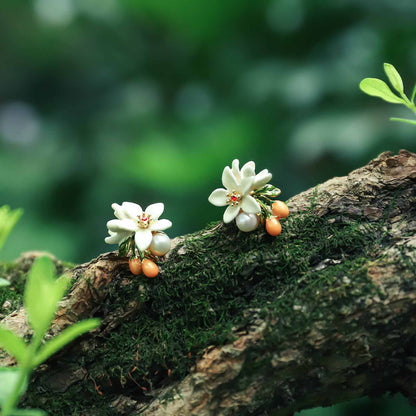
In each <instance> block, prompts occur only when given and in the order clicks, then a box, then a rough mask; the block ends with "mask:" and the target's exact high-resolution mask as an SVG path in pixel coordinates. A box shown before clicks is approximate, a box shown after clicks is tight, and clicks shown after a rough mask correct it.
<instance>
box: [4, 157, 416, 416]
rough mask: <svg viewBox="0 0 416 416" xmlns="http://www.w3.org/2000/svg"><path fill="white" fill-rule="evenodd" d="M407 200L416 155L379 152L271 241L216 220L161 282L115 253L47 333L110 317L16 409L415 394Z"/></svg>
mask: <svg viewBox="0 0 416 416" xmlns="http://www.w3.org/2000/svg"><path fill="white" fill-rule="evenodd" d="M415 202H416V155H414V154H411V153H409V152H406V151H401V152H400V153H399V154H398V155H395V156H394V155H392V154H390V153H383V154H382V155H380V156H379V157H378V158H377V159H375V160H373V161H372V162H370V163H369V164H368V165H366V166H364V167H363V168H360V169H358V170H356V171H354V172H352V173H351V174H350V175H348V176H347V177H343V178H334V179H331V180H329V181H328V182H326V183H324V184H321V185H319V186H317V187H315V188H313V189H310V190H308V191H306V192H304V193H302V194H299V195H297V196H295V197H293V198H291V199H290V200H289V201H288V205H289V207H290V208H291V211H292V213H291V215H290V217H289V218H288V219H287V220H286V221H285V222H284V223H283V233H282V235H281V236H279V237H278V238H272V237H270V236H268V235H267V234H265V233H264V232H263V231H261V230H259V231H257V232H254V233H248V234H245V233H242V232H240V231H238V229H237V228H236V227H234V226H233V225H232V224H231V225H223V224H220V223H218V224H214V225H211V226H209V227H208V228H207V229H205V230H202V231H200V232H198V233H194V234H191V235H187V236H184V237H180V238H178V239H176V241H175V247H174V249H173V250H172V252H171V254H170V255H169V257H168V258H167V259H166V260H165V262H164V263H163V266H162V273H161V274H160V276H158V277H157V278H156V279H154V280H151V279H146V278H143V277H139V278H137V277H133V276H132V275H131V274H130V273H129V271H128V265H127V260H126V259H121V258H118V257H117V256H115V254H114V253H108V254H104V255H101V256H99V257H98V258H97V259H95V260H92V261H91V262H90V263H87V264H84V265H80V266H77V267H76V268H74V269H72V270H70V271H69V272H68V273H70V274H71V276H72V277H73V279H74V285H73V287H72V290H71V292H70V294H69V295H68V297H67V299H66V300H65V301H64V302H63V303H62V305H61V308H60V311H59V313H58V315H57V318H56V320H55V322H54V326H53V328H52V330H51V335H53V334H55V333H57V332H59V331H60V330H62V329H63V328H64V327H66V326H67V325H69V324H70V323H72V322H75V321H77V320H78V319H81V318H85V317H89V316H98V317H101V318H102V319H103V324H102V325H101V327H100V328H99V329H98V330H96V331H94V332H93V333H92V334H90V335H88V336H85V337H83V338H82V339H81V340H80V341H78V342H76V343H74V344H73V345H72V346H70V347H69V348H67V349H66V350H65V351H63V352H62V353H60V354H57V356H55V357H54V358H52V359H51V360H50V361H49V362H48V363H47V364H46V365H45V366H43V367H42V368H41V369H39V370H38V371H37V372H36V374H35V375H34V380H33V381H32V384H31V388H30V389H29V392H28V395H27V397H26V401H25V403H26V404H27V405H30V406H36V407H42V408H44V409H45V410H47V411H49V412H50V413H51V414H54V415H61V414H62V415H70V414H74V415H75V414H80V412H82V413H83V414H85V415H88V414H90V415H95V414H101V415H115V414H131V415H133V414H137V413H139V412H141V414H146V415H164V414H166V415H167V414H169V415H175V414H176V415H191V414H192V415H194V414H195V415H217V414H224V415H245V414H247V415H249V414H251V415H260V414H266V413H267V412H271V411H273V414H276V415H286V414H291V413H293V412H294V411H296V410H301V409H303V408H308V407H314V406H318V405H320V406H322V405H329V404H333V403H336V402H339V401H342V400H346V399H349V398H354V397H361V396H363V395H368V394H370V395H371V394H374V395H377V394H382V393H384V392H386V391H391V392H396V391H398V392H402V393H403V394H405V395H407V396H409V397H413V396H414V394H415V393H414V386H415V381H414V378H413V375H412V371H413V367H414V364H412V363H413V362H414V358H413V356H412V353H411V351H412V348H413V346H414V339H415V338H414V337H415V333H416V329H414V328H413V325H411V324H410V322H411V321H412V319H413V318H412V316H413V314H414V309H415V297H416V290H415V289H416V283H415V282H414V277H415V269H416V256H415V254H414V253H415V248H416V237H415V229H416V221H415V220H414V218H416V215H415V214H416V208H415V207H416V204H415ZM7 319H8V322H9V323H10V321H13V320H12V319H11V317H10V316H9V317H7V318H6V320H7ZM57 393H59V395H57Z"/></svg>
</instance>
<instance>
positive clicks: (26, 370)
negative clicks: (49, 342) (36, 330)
mask: <svg viewBox="0 0 416 416" xmlns="http://www.w3.org/2000/svg"><path fill="white" fill-rule="evenodd" d="M42 339H43V335H41V336H39V335H38V334H35V335H34V337H33V339H32V342H31V343H30V345H29V348H28V350H27V356H26V358H25V360H24V363H23V366H22V367H21V369H20V374H19V378H18V379H17V382H16V384H15V386H14V389H13V392H12V394H11V395H10V397H9V398H8V400H6V402H5V403H4V405H3V409H2V412H1V416H10V414H11V412H13V410H15V409H16V406H17V404H18V403H19V400H20V396H21V391H22V390H24V385H25V384H26V383H27V381H28V379H29V376H30V374H31V372H32V371H33V361H34V358H35V356H36V352H37V350H38V349H39V346H40V344H41V343H42Z"/></svg>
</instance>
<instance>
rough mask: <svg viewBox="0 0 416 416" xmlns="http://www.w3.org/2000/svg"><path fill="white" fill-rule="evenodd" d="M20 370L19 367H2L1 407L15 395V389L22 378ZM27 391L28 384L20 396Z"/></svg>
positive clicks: (0, 378) (0, 379)
mask: <svg viewBox="0 0 416 416" xmlns="http://www.w3.org/2000/svg"><path fill="white" fill-rule="evenodd" d="M20 371H21V370H20V369H19V368H18V367H2V368H0V405H3V404H4V403H5V402H6V400H8V399H9V397H10V395H11V394H12V393H13V390H14V387H15V385H16V383H17V381H18V379H19V377H20ZM25 390H26V384H25V385H23V387H22V390H21V392H20V394H23V392H24V391H25Z"/></svg>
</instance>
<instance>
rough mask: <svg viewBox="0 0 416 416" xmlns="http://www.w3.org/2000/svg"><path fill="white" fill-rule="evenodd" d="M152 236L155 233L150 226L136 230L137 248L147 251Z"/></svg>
mask: <svg viewBox="0 0 416 416" xmlns="http://www.w3.org/2000/svg"><path fill="white" fill-rule="evenodd" d="M152 237H153V234H152V232H151V231H150V230H149V229H148V228H146V229H140V230H138V231H136V234H135V235H134V241H135V242H136V246H137V248H138V249H139V250H140V251H145V250H146V249H147V248H148V247H149V246H150V243H151V242H152Z"/></svg>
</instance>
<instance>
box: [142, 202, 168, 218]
mask: <svg viewBox="0 0 416 416" xmlns="http://www.w3.org/2000/svg"><path fill="white" fill-rule="evenodd" d="M164 209H165V205H163V203H162V202H158V203H157V204H152V205H149V206H148V207H147V208H146V211H145V213H146V214H147V215H150V216H151V217H152V220H156V221H157V219H158V218H159V217H160V216H161V215H162V212H163V210H164Z"/></svg>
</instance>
